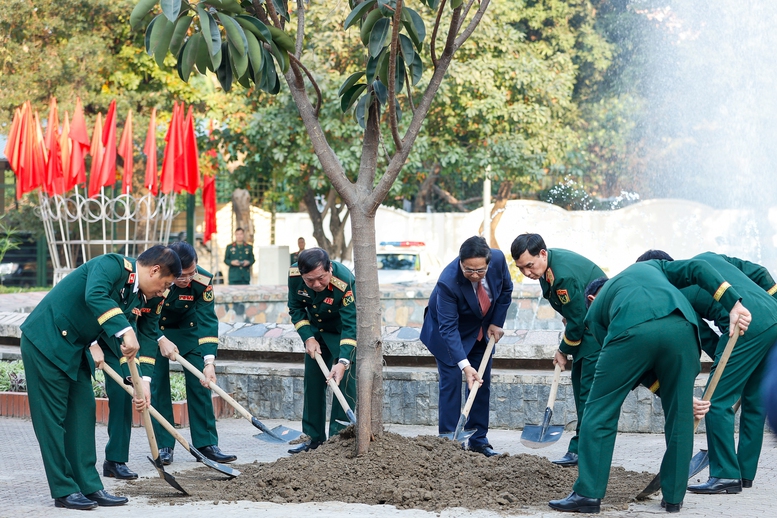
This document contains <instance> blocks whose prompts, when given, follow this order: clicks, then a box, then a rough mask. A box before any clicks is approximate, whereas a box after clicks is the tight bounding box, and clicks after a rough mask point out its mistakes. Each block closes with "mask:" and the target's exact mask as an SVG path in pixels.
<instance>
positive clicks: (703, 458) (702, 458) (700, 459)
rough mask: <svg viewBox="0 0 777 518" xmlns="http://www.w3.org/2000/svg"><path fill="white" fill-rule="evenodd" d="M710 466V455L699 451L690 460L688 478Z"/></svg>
mask: <svg viewBox="0 0 777 518" xmlns="http://www.w3.org/2000/svg"><path fill="white" fill-rule="evenodd" d="M709 465H710V454H709V453H708V452H707V450H701V451H700V452H699V453H697V454H696V455H694V456H693V457H692V458H691V465H690V466H689V467H688V478H691V477H694V476H696V475H698V474H699V473H700V472H701V470H703V469H704V468H706V467H707V466H709Z"/></svg>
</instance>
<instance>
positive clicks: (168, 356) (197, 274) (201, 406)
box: [151, 241, 237, 464]
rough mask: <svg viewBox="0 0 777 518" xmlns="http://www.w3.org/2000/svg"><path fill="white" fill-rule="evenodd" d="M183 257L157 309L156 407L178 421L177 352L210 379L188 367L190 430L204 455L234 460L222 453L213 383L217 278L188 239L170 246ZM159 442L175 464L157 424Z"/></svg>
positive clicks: (165, 459)
mask: <svg viewBox="0 0 777 518" xmlns="http://www.w3.org/2000/svg"><path fill="white" fill-rule="evenodd" d="M170 248H172V249H173V250H174V251H175V252H176V253H177V254H178V256H179V257H180V258H181V265H182V267H183V270H182V273H181V276H180V277H178V278H177V279H175V282H174V283H173V286H171V287H170V290H169V292H168V293H167V294H166V295H167V296H166V298H165V300H164V301H160V303H159V306H158V307H157V309H156V311H157V312H158V313H159V314H160V320H159V329H160V331H161V332H162V333H163V335H164V336H163V337H161V338H160V340H159V351H158V353H157V356H156V365H155V368H154V377H153V382H152V384H151V404H152V405H153V406H154V408H156V409H157V410H159V412H160V413H161V414H162V415H163V416H164V417H165V419H167V420H168V421H170V422H172V421H173V404H172V400H171V397H170V360H174V359H175V355H176V353H178V354H180V355H181V356H183V357H184V358H185V359H186V360H187V361H189V363H191V364H192V365H194V366H195V367H196V368H197V369H198V370H200V371H202V373H203V374H204V375H205V378H206V379H207V381H200V380H199V379H198V378H197V377H196V376H195V375H194V374H192V373H191V372H189V371H188V370H186V369H184V371H183V373H184V377H185V378H186V400H187V402H188V409H189V431H190V433H191V435H192V445H193V446H194V447H195V448H197V449H198V450H199V451H200V452H201V453H202V454H203V455H204V456H206V457H207V458H209V459H211V460H213V461H216V462H232V461H234V460H237V457H236V456H235V455H229V454H226V453H224V452H222V451H221V449H219V446H218V443H219V436H218V432H217V431H216V418H215V417H214V415H213V401H212V398H211V393H210V387H209V386H208V381H212V382H213V383H215V382H216V351H217V349H218V345H219V337H218V333H219V321H218V317H217V316H216V310H215V304H214V299H215V296H214V295H213V283H212V281H213V276H212V275H211V274H210V273H208V272H207V271H205V269H204V268H201V267H200V266H198V265H197V252H196V251H195V250H194V248H193V247H192V246H191V245H190V244H189V243H186V242H184V241H179V242H177V243H173V244H172V245H170ZM154 433H155V434H156V436H157V440H158V443H159V458H160V459H161V460H162V463H163V464H170V463H172V462H173V447H174V446H175V438H174V437H173V436H172V435H170V433H169V432H168V431H167V430H165V429H164V428H162V426H161V425H160V424H159V423H157V422H156V421H155V422H154Z"/></svg>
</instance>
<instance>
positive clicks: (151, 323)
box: [99, 259, 163, 464]
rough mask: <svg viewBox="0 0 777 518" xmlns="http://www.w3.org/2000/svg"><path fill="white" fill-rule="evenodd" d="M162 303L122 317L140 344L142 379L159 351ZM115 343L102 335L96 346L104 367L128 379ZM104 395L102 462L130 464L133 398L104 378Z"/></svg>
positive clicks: (138, 360)
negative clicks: (105, 427) (105, 415)
mask: <svg viewBox="0 0 777 518" xmlns="http://www.w3.org/2000/svg"><path fill="white" fill-rule="evenodd" d="M130 261H131V262H134V259H130ZM141 298H142V297H141ZM162 300H163V298H162V297H155V298H152V299H150V300H148V301H146V302H145V303H144V304H143V306H142V307H141V308H134V311H131V312H130V313H129V314H125V316H126V317H127V319H128V320H129V321H130V324H132V327H133V329H134V330H135V333H136V334H137V337H138V342H139V343H140V351H139V352H138V354H137V355H136V356H135V363H136V365H139V372H140V374H141V376H148V377H151V376H152V375H153V373H154V363H155V362H156V355H157V349H158V346H157V340H158V339H159V337H160V336H161V333H160V331H159V315H158V314H157V313H156V311H155V310H156V308H157V306H158V305H159V303H160V302H161V301H162ZM133 313H134V314H133ZM116 340H117V339H116V338H115V337H108V336H105V334H103V336H101V337H100V340H99V344H100V347H101V348H102V350H103V355H104V356H105V363H106V364H107V365H108V366H109V367H111V368H112V369H113V370H114V371H116V372H118V373H120V374H121V375H122V376H124V377H126V376H129V375H130V371H129V367H128V366H127V359H126V358H125V357H124V356H121V355H119V356H117V355H116V353H115V352H114V351H115V350H116V349H117V346H120V343H119V344H111V345H109V344H110V343H111V342H112V341H116ZM105 393H106V394H107V396H108V442H107V443H106V445H105V460H108V461H112V462H120V463H125V464H126V462H127V461H128V460H129V446H130V436H131V434H132V409H133V408H134V404H133V402H132V396H130V395H129V394H128V393H127V391H126V390H124V388H123V387H120V386H119V384H118V383H115V382H114V381H113V380H109V379H108V377H107V376H106V379H105Z"/></svg>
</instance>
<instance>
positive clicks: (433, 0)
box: [426, 0, 440, 11]
mask: <svg viewBox="0 0 777 518" xmlns="http://www.w3.org/2000/svg"><path fill="white" fill-rule="evenodd" d="M426 5H428V6H429V8H430V9H431V10H433V11H436V10H437V6H438V5H440V0H426Z"/></svg>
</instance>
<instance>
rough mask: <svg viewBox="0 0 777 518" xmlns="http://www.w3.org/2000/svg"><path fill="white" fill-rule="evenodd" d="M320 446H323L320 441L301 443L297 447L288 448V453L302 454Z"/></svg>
mask: <svg viewBox="0 0 777 518" xmlns="http://www.w3.org/2000/svg"><path fill="white" fill-rule="evenodd" d="M322 444H324V443H323V442H322V441H308V442H303V443H302V444H300V445H299V446H295V447H294V448H290V449H289V453H291V454H292V455H293V454H295V453H304V452H306V451H310V450H315V449H316V448H318V447H319V446H321V445H322Z"/></svg>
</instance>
